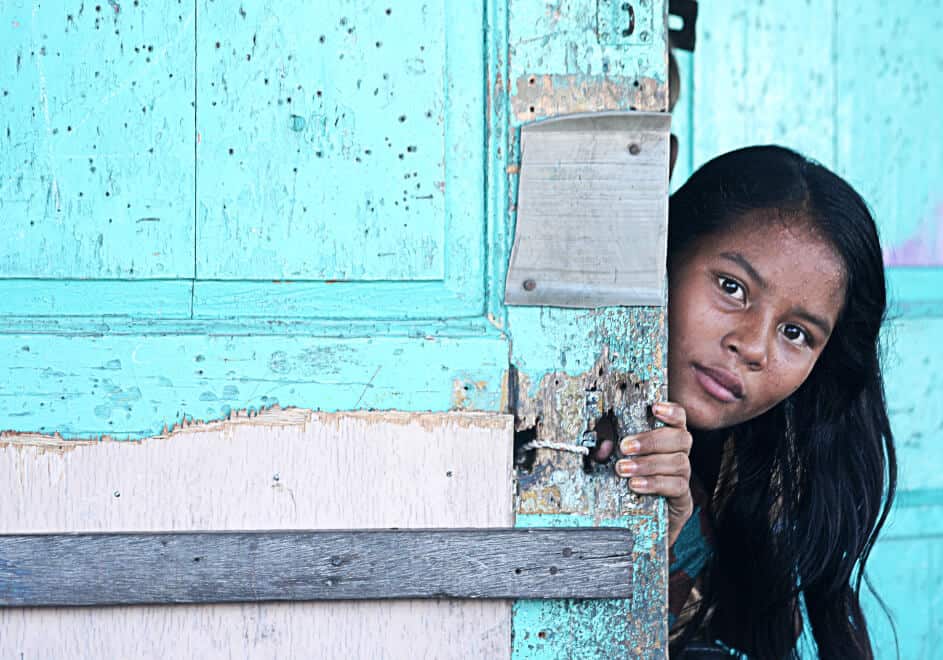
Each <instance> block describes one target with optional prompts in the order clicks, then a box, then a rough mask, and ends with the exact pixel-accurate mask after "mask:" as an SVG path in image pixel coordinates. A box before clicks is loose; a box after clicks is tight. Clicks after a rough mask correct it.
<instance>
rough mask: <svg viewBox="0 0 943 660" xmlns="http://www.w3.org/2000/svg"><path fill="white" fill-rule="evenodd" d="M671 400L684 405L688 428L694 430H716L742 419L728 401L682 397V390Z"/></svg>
mask: <svg viewBox="0 0 943 660" xmlns="http://www.w3.org/2000/svg"><path fill="white" fill-rule="evenodd" d="M672 401H675V402H677V403H679V404H681V406H682V407H684V411H685V413H686V415H687V422H688V428H689V429H693V430H695V431H716V430H717V429H723V428H727V427H729V426H734V425H735V424H739V423H740V422H741V421H743V420H741V419H739V415H737V414H736V411H735V410H732V409H731V405H732V404H729V403H722V402H719V401H714V400H713V399H709V398H706V397H705V398H701V397H684V392H681V393H680V394H679V398H675V399H672Z"/></svg>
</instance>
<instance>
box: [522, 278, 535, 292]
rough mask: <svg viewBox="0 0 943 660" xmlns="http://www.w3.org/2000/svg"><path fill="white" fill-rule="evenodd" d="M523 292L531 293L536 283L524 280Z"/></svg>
mask: <svg viewBox="0 0 943 660" xmlns="http://www.w3.org/2000/svg"><path fill="white" fill-rule="evenodd" d="M523 286H524V291H533V290H534V289H536V288H537V282H535V281H534V280H524V285H523Z"/></svg>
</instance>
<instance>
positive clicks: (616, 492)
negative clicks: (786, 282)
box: [492, 0, 667, 658]
mask: <svg viewBox="0 0 943 660" xmlns="http://www.w3.org/2000/svg"><path fill="white" fill-rule="evenodd" d="M622 4H623V3H610V2H608V1H607V0H601V1H596V0H575V1H573V2H552V3H533V2H525V1H522V0H511V1H510V2H509V3H508V14H507V22H508V46H507V48H508V62H507V68H506V69H502V70H500V71H496V72H495V73H494V74H493V75H492V79H493V80H495V81H500V85H498V84H496V85H495V89H498V88H503V89H504V90H506V93H507V94H508V97H509V98H508V108H507V109H506V113H507V121H508V123H509V125H510V127H511V130H510V132H509V134H508V136H507V146H506V149H505V151H503V152H502V154H501V155H502V160H501V162H502V163H503V164H505V167H506V168H507V171H508V172H509V173H510V177H509V185H508V191H507V195H508V199H509V207H508V210H509V212H510V215H511V218H512V224H513V217H514V210H515V206H514V203H515V199H516V194H517V188H516V186H517V176H516V173H517V169H516V168H517V167H518V165H519V161H520V155H519V145H518V142H517V139H516V136H517V129H518V128H519V127H520V126H521V125H522V124H524V123H526V122H530V121H535V120H538V119H542V118H546V117H553V116H558V115H564V114H570V113H576V112H594V111H602V110H630V109H638V110H651V111H659V110H665V109H666V107H667V85H666V84H665V81H666V79H667V44H666V39H667V24H666V13H667V3H665V2H663V1H661V0H658V1H656V0H652V1H651V2H650V3H649V2H639V3H632V4H633V5H634V11H635V12H636V17H637V19H638V25H639V32H638V33H637V34H635V35H629V36H628V38H627V39H625V40H623V39H621V35H622V31H621V30H614V29H613V27H614V26H613V23H614V22H615V21H619V20H625V22H626V27H625V28H623V29H627V24H628V21H629V16H628V13H627V11H626V10H624V9H623V8H622ZM622 13H624V14H625V16H622ZM649 25H651V26H652V29H651V32H650V34H648V35H647V36H646V38H645V39H642V36H641V32H642V31H645V28H646V27H647V26H649ZM497 61H499V62H500V61H501V59H500V58H498V60H497ZM599 239H600V240H601V241H603V240H616V239H618V237H615V236H600V237H599ZM501 272H502V275H503V271H501ZM503 321H504V323H505V326H504V327H505V329H506V332H507V333H508V334H509V336H510V338H511V363H512V364H513V366H514V367H515V369H516V370H517V372H516V374H517V382H516V387H517V390H518V391H517V393H516V394H517V396H518V403H516V404H514V405H515V406H516V407H517V412H518V416H519V418H520V417H523V418H524V420H519V422H520V421H523V422H524V423H526V424H535V423H536V424H537V434H538V437H539V438H540V437H548V438H550V437H553V438H554V439H556V440H557V441H564V442H576V441H578V440H579V439H578V438H572V437H561V438H557V437H555V436H556V434H558V433H564V434H565V433H567V432H568V430H572V431H574V432H575V430H577V429H582V428H583V419H582V418H583V416H584V413H583V407H584V406H585V403H584V401H583V399H584V397H585V396H586V393H585V392H583V391H580V387H582V386H584V385H585V386H587V387H591V386H592V385H591V383H593V382H594V381H597V379H598V382H599V384H603V383H606V384H609V385H616V384H617V383H615V382H614V381H613V380H612V379H615V378H618V379H619V380H620V381H623V382H622V385H623V387H625V386H631V383H645V387H643V388H642V389H641V390H640V391H639V392H638V393H636V392H634V391H633V392H631V393H630V395H629V396H628V397H626V400H632V401H634V402H636V403H638V401H637V400H638V399H640V397H641V396H643V394H642V392H644V395H645V396H649V395H650V393H651V392H655V391H657V388H658V386H660V385H661V384H663V383H664V377H663V368H664V348H663V341H664V337H665V334H664V319H663V315H662V314H661V310H659V309H657V308H656V309H641V308H639V309H626V308H623V309H605V310H595V311H586V310H573V309H570V310H564V309H548V308H520V307H516V308H510V309H508V310H507V312H506V313H505V315H504V318H503ZM603 356H605V358H604V361H605V367H604V368H603V369H602V371H603V373H597V369H598V367H597V366H596V365H597V364H598V361H599V360H600V359H602V358H603ZM607 369H611V371H608V370H607ZM652 385H653V386H654V387H652V388H651V389H649V386H652ZM600 389H606V388H605V387H601V388H600ZM607 396H611V395H607ZM522 401H523V406H522V405H521V402H522ZM541 411H543V418H542V419H538V418H539V417H540V415H541ZM551 411H552V412H553V414H552V415H551V414H549V413H550V412H551ZM561 411H562V412H561ZM561 415H562V416H563V417H566V419H562V418H561ZM551 417H552V418H553V421H551V419H550V418H551ZM549 427H553V428H549ZM521 479H522V482H521V497H520V502H519V512H518V524H520V525H531V524H533V525H542V524H554V525H557V524H559V525H564V526H566V525H581V524H590V525H592V524H606V523H605V522H604V521H611V522H612V523H614V524H624V525H628V526H631V527H632V528H633V529H634V530H636V531H638V532H639V537H641V536H646V537H647V540H646V539H641V538H639V546H638V547H640V548H647V547H648V545H647V544H649V543H650V544H651V552H650V553H648V552H647V551H646V552H645V553H640V554H639V555H636V556H635V558H634V560H633V565H634V567H635V568H636V576H637V578H638V579H637V582H635V583H634V584H633V588H634V590H635V592H634V596H633V598H632V599H630V600H609V601H583V602H573V601H552V602H536V601H522V602H518V603H517V604H516V605H515V607H514V621H513V644H512V646H513V657H515V658H584V657H585V658H596V657H661V656H662V654H663V653H664V652H665V645H666V643H667V637H666V634H667V630H666V621H667V613H666V610H665V608H666V606H667V596H666V594H667V572H666V568H667V566H666V563H667V562H666V560H667V557H666V555H667V551H666V546H665V543H664V539H665V531H664V510H663V508H661V507H660V505H659V503H657V502H644V501H642V502H638V501H635V500H631V497H632V496H630V495H628V494H623V493H622V492H621V490H620V486H619V485H618V484H616V483H614V481H615V480H614V478H612V477H611V475H602V474H599V475H584V474H583V471H582V462H581V461H579V460H574V459H572V458H566V457H556V458H555V457H552V456H545V457H543V458H542V459H539V460H538V463H537V464H535V467H534V473H533V474H531V475H527V476H526V477H525V476H524V475H522V476H521ZM630 502H631V504H630ZM623 508H630V509H632V513H631V514H628V515H625V516H623V515H621V512H622V511H623ZM564 509H565V513H566V514H568V515H560V512H561V511H564ZM528 512H536V513H537V515H528ZM573 514H575V515H573Z"/></svg>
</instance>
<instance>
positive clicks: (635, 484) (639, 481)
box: [629, 477, 648, 490]
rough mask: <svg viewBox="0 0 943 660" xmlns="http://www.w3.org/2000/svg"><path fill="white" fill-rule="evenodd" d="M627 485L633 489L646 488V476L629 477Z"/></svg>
mask: <svg viewBox="0 0 943 660" xmlns="http://www.w3.org/2000/svg"><path fill="white" fill-rule="evenodd" d="M629 486H630V487H631V488H632V489H633V490H637V489H639V488H647V487H648V479H646V478H644V477H635V478H634V479H629Z"/></svg>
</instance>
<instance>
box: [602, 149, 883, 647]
mask: <svg viewBox="0 0 943 660" xmlns="http://www.w3.org/2000/svg"><path fill="white" fill-rule="evenodd" d="M668 254H669V263H668V275H669V307H668V310H669V351H668V387H669V398H670V399H671V401H672V403H662V404H656V405H655V406H654V414H655V415H656V417H657V418H658V419H660V420H661V421H662V422H664V423H665V425H666V426H664V427H663V428H659V429H656V430H653V431H649V432H646V433H642V434H640V435H638V436H634V437H628V438H623V439H622V440H621V442H620V445H619V449H620V452H621V458H620V460H618V462H617V463H616V471H617V473H618V474H619V475H621V476H625V477H628V478H629V479H630V482H629V483H630V487H631V488H632V489H633V490H635V491H637V492H639V493H654V494H660V495H664V496H666V497H667V498H668V509H669V543H670V544H671V558H672V565H671V569H670V570H671V575H670V610H671V612H672V617H671V619H672V620H671V624H672V631H671V632H672V639H673V646H672V649H673V652H674V653H675V654H680V653H682V649H684V648H690V647H689V645H690V644H691V643H692V642H693V641H695V640H703V641H706V642H709V643H711V642H714V641H715V640H716V641H720V642H722V643H723V644H724V645H726V646H729V647H731V648H733V649H736V650H737V651H740V652H742V653H746V654H748V655H749V656H751V657H757V658H776V659H779V658H785V657H790V656H794V655H796V654H797V650H796V643H797V639H798V636H799V634H800V632H801V630H802V625H803V624H802V621H803V618H802V614H801V604H802V603H803V602H804V605H805V609H806V614H807V617H808V621H809V623H810V624H811V632H812V635H813V636H814V639H815V642H816V644H817V646H818V652H819V654H820V656H821V657H825V658H836V657H838V658H870V657H872V650H871V644H870V641H869V638H868V632H867V628H866V625H865V620H864V616H863V614H862V612H861V607H860V603H859V591H860V586H861V579H862V577H863V575H864V567H865V562H866V561H867V559H868V555H869V553H870V551H871V548H872V547H873V545H874V541H875V538H876V537H877V534H878V532H879V530H880V529H881V526H882V525H883V523H884V519H885V518H886V516H887V512H888V509H889V508H890V505H891V501H892V499H893V495H894V488H895V483H896V461H895V456H894V446H893V441H892V436H891V430H890V426H889V424H888V419H887V411H886V406H885V402H884V392H883V386H882V380H881V367H880V362H879V330H880V327H881V323H882V321H883V318H884V310H885V283H884V270H883V265H882V259H881V250H880V246H879V244H878V237H877V231H876V229H875V225H874V220H873V219H872V217H871V215H870V213H869V211H868V209H867V206H866V205H865V203H864V201H863V200H862V199H861V197H860V196H859V195H858V194H857V193H856V192H855V191H854V190H853V189H852V188H851V187H850V186H849V185H848V184H847V183H846V182H845V181H844V180H842V179H841V178H840V177H838V176H836V175H835V174H833V173H832V172H830V171H829V170H827V169H826V168H824V167H822V166H821V165H818V164H816V163H813V162H811V161H809V160H807V159H805V158H803V157H802V156H800V155H799V154H796V153H795V152H792V151H789V150H787V149H783V148H780V147H751V148H747V149H740V150H738V151H734V152H731V153H728V154H726V155H723V156H720V157H718V158H716V159H714V160H712V161H711V162H709V163H707V164H706V165H704V166H703V167H702V168H701V169H700V170H698V171H697V172H696V173H695V174H694V175H693V176H692V177H691V179H690V180H689V181H688V182H687V183H686V184H685V185H684V186H683V187H682V188H681V189H680V190H678V192H677V193H675V194H674V195H673V196H672V198H671V201H670V220H669V231H668ZM692 439H693V444H692ZM689 450H690V461H689ZM603 453H607V452H605V450H603ZM681 657H684V656H683V655H682V656H681ZM687 657H696V656H694V655H693V654H689V655H688V656H687Z"/></svg>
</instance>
